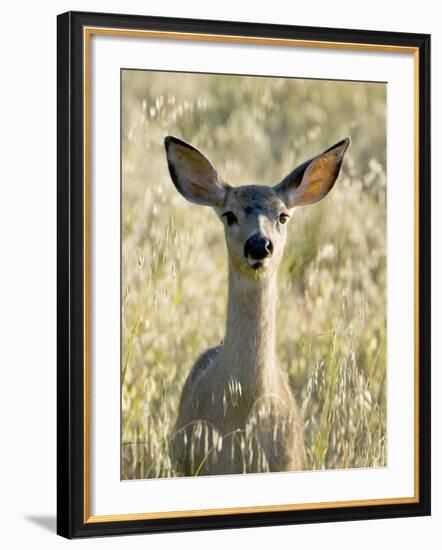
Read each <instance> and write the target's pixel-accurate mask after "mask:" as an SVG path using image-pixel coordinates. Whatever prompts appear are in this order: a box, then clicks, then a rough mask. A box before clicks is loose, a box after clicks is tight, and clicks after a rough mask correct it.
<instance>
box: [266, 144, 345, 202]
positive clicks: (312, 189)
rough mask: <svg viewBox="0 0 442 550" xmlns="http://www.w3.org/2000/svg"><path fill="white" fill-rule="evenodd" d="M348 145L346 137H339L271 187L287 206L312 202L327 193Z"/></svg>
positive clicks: (336, 175) (335, 177)
mask: <svg viewBox="0 0 442 550" xmlns="http://www.w3.org/2000/svg"><path fill="white" fill-rule="evenodd" d="M349 144H350V138H345V139H343V140H342V141H340V142H339V143H336V144H335V145H333V146H332V147H330V148H329V149H327V150H326V151H324V152H323V153H321V154H320V155H318V156H317V157H315V158H313V159H311V160H308V161H307V162H304V163H303V164H301V165H300V166H298V167H297V168H295V170H293V172H291V173H290V174H289V175H288V176H286V177H285V178H284V179H283V180H282V181H281V182H280V183H278V184H277V185H276V186H275V191H276V193H277V194H278V195H279V197H280V199H281V200H282V201H283V202H284V203H285V205H286V206H287V208H294V207H295V206H305V205H307V204H314V203H315V202H318V201H320V200H321V199H323V198H324V197H325V196H326V195H327V194H328V192H329V191H330V190H331V189H332V187H333V185H334V183H335V181H336V179H337V177H338V175H339V171H340V169H341V164H342V159H343V158H344V154H345V151H346V150H347V147H348V146H349Z"/></svg>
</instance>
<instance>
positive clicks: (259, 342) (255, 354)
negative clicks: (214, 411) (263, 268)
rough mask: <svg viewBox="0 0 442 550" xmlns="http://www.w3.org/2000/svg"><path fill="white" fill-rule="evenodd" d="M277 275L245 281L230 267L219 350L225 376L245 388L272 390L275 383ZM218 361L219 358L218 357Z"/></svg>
mask: <svg viewBox="0 0 442 550" xmlns="http://www.w3.org/2000/svg"><path fill="white" fill-rule="evenodd" d="M276 300H277V274H276V272H275V273H273V274H270V275H269V276H268V278H266V280H265V281H258V280H254V279H248V278H246V277H244V276H243V275H241V274H239V273H237V272H236V271H235V270H234V269H233V268H232V267H231V266H230V267H229V295H228V307H227V329H226V336H225V339H224V344H223V350H222V363H223V369H224V372H225V373H226V375H227V376H230V377H232V378H235V379H237V380H238V381H239V382H241V383H242V385H243V386H245V387H251V388H255V391H254V393H256V392H258V393H259V390H264V391H271V389H272V387H273V386H274V384H276V383H277V369H276V368H275V366H276V357H275V308H276ZM220 359H221V357H220Z"/></svg>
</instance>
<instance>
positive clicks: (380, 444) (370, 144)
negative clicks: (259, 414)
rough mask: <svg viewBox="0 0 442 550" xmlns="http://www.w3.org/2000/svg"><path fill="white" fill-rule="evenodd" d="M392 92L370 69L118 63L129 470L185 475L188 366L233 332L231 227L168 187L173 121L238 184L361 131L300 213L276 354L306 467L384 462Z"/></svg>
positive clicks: (285, 272)
mask: <svg viewBox="0 0 442 550" xmlns="http://www.w3.org/2000/svg"><path fill="white" fill-rule="evenodd" d="M385 94H386V90H385V85H383V84H375V83H358V82H354V83H352V82H331V81H310V80H296V79H279V78H261V77H259V78H257V77H234V76H216V75H192V74H178V73H175V74H174V73H161V72H145V71H123V77H122V140H123V144H122V154H123V159H122V163H123V164H122V367H121V369H122V375H121V378H122V426H121V429H122V434H121V435H122V471H121V477H122V479H134V478H147V477H169V476H174V475H175V471H174V464H173V463H172V460H171V456H170V448H169V440H170V435H171V432H172V430H173V426H174V422H175V418H176V414H177V408H178V403H179V397H180V392H181V389H182V386H183V383H184V380H185V378H186V375H187V374H188V372H189V370H190V368H191V367H192V365H193V363H194V362H195V360H196V359H197V357H198V356H199V354H200V353H202V352H203V351H204V350H205V349H207V348H208V347H211V346H214V345H215V344H217V343H219V342H220V340H221V339H222V338H223V335H224V323H225V309H226V291H227V267H226V251H225V245H224V237H223V230H222V226H221V224H220V222H219V221H218V220H217V219H216V217H215V215H214V213H213V212H212V211H211V210H210V209H209V208H204V207H200V206H194V205H191V204H189V203H187V202H186V201H185V200H184V199H183V198H182V197H181V196H180V195H179V194H178V193H177V191H176V190H175V188H174V187H173V184H172V182H171V180H170V177H169V174H168V171H167V165H166V160H165V155H164V147H163V137H164V136H165V135H167V134H173V135H176V136H177V137H180V138H182V139H185V140H186V141H190V142H191V143H192V144H193V145H195V146H196V147H198V148H199V149H200V150H201V151H202V152H204V153H205V154H206V155H207V156H208V157H209V158H210V159H211V160H212V162H213V163H214V165H215V166H216V167H217V169H218V171H219V172H220V174H221V175H222V176H223V177H224V178H225V179H226V180H227V181H228V182H229V183H231V184H232V185H240V184H246V183H266V184H273V183H277V182H278V181H279V180H280V179H282V177H283V176H285V175H286V174H287V173H288V172H289V171H290V170H292V169H293V168H294V167H295V166H296V165H297V164H299V163H301V162H302V161H304V160H306V159H307V158H310V157H312V156H314V155H316V154H317V153H319V152H321V151H322V150H324V149H325V148H327V147H329V146H330V145H332V144H333V143H335V142H337V141H339V140H340V139H342V138H343V137H345V136H347V135H350V136H351V138H352V145H351V147H350V150H349V151H348V153H347V155H346V157H345V162H344V166H343V170H342V172H341V176H340V178H339V180H338V182H337V184H336V186H335V188H334V189H333V191H332V192H331V193H330V195H329V196H328V197H327V198H326V199H325V200H324V201H323V202H321V203H320V204H318V205H315V206H311V207H307V208H304V209H303V208H300V209H299V210H298V211H296V212H295V215H294V219H293V220H292V221H291V223H290V227H289V239H288V243H287V249H286V253H285V256H284V260H283V263H282V266H281V269H280V274H279V305H278V314H277V316H278V326H277V354H278V357H279V360H280V362H281V364H282V365H283V366H284V367H285V368H286V369H287V371H288V373H289V377H290V381H291V384H292V387H293V391H294V393H295V396H296V398H297V400H298V403H299V404H300V406H301V408H302V413H303V418H304V433H305V440H306V455H307V456H306V462H307V466H308V468H312V469H328V468H354V467H379V466H384V465H385V464H386V445H387V441H386V326H385V323H386V318H385V315H386V304H385V300H386V294H385V285H386V257H385V242H386V240H385V232H386V219H385V194H386V193H385V185H386V176H385V146H386V143H385V108H386V103H385V101H386V96H385Z"/></svg>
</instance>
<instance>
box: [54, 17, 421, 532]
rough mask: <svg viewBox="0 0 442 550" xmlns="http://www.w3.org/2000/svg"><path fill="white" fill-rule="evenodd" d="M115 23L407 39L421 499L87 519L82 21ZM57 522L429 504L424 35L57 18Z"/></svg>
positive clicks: (115, 527)
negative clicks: (411, 71) (412, 117)
mask: <svg viewBox="0 0 442 550" xmlns="http://www.w3.org/2000/svg"><path fill="white" fill-rule="evenodd" d="M85 27H111V28H114V29H140V30H151V31H166V32H171V33H174V32H179V33H204V34H206V35H210V34H216V35H230V36H239V37H262V38H273V39H290V40H293V39H296V40H303V41H324V42H334V43H342V44H349V45H350V44H370V45H378V44H382V45H387V46H397V47H409V48H413V49H414V51H415V55H416V56H417V58H418V67H419V72H418V86H419V104H418V115H419V126H418V143H419V153H418V154H419V156H418V159H419V169H418V178H419V203H418V212H419V225H418V231H419V235H418V243H419V265H418V273H419V285H418V295H419V308H418V317H419V319H418V331H419V354H418V367H419V372H418V382H419V383H418V387H419V400H418V403H419V407H418V424H419V425H418V429H419V448H418V455H419V468H418V495H419V496H418V499H417V500H416V502H412V503H399V504H397V503H393V504H379V505H376V504H372V505H367V506H344V507H338V508H330V509H328V508H322V509H315V510H312V509H310V510H283V511H268V512H260V513H254V512H252V513H241V514H234V513H233V514H220V515H210V516H209V515H208V516H196V517H174V518H160V519H155V518H154V519H134V520H129V521H128V520H123V521H120V520H118V519H115V520H112V521H106V522H100V521H93V522H91V521H88V520H87V517H86V516H87V514H85V502H86V500H85V459H84V457H85V445H86V442H85V438H84V421H85V418H84V405H85V400H86V399H88V394H87V387H86V388H85V384H84V353H85V341H84V325H85V311H84V292H85V287H84V285H85V280H84V273H85V269H87V265H85V238H84V236H85V234H84V231H85V229H84V228H85V194H84V148H85V143H84V131H85V128H84V124H85V123H84V116H83V114H84V109H85V105H84V96H83V90H84V40H83V38H84V29H85ZM57 50H58V53H57V97H58V100H57V135H58V144H57V159H58V162H57V180H58V191H57V211H58V212H57V233H58V236H57V255H58V258H57V281H58V282H57V316H58V326H57V460H58V466H57V532H58V534H59V535H61V536H63V537H67V538H78V537H92V536H105V535H123V534H134V533H154V532H165V531H186V530H195V529H225V528H233V527H256V526H270V525H282V524H289V523H290V524H293V523H315V522H331V521H343V520H362V519H375V518H393V517H404V516H422V515H429V514H430V353H431V352H430V349H431V348H430V318H431V312H430V247H431V240H430V226H431V220H430V36H429V35H427V34H410V33H398V32H379V31H365V30H350V29H333V28H315V27H298V26H288V25H270V24H256V23H239V22H228V21H208V20H207V21H206V20H194V19H174V18H162V17H146V16H136V15H118V14H102V13H84V12H68V13H64V14H62V15H59V16H58V20H57Z"/></svg>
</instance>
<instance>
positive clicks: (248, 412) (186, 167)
mask: <svg viewBox="0 0 442 550" xmlns="http://www.w3.org/2000/svg"><path fill="white" fill-rule="evenodd" d="M349 143H350V138H348V137H347V138H345V139H343V140H342V141H339V142H338V143H336V144H335V145H333V146H332V147H330V148H328V149H326V150H325V151H324V152H322V153H321V154H319V155H317V156H316V157H314V158H311V159H310V160H307V161H305V162H303V163H302V164H300V165H299V166H298V167H297V168H295V169H294V170H293V171H292V172H290V173H289V174H288V175H287V176H286V177H284V179H282V180H281V181H280V182H279V183H277V184H276V185H273V186H269V185H257V184H250V185H242V186H236V187H235V186H231V185H230V184H228V183H227V182H226V181H225V180H224V179H223V178H222V177H221V176H220V175H219V174H218V172H217V170H216V169H215V168H214V166H213V165H212V164H211V162H210V161H209V160H208V159H207V158H206V157H205V156H204V155H203V154H202V153H201V152H200V151H199V150H198V149H196V148H195V147H193V146H192V145H190V144H189V143H187V142H185V141H183V140H181V139H179V138H177V137H174V136H167V137H165V138H164V145H165V151H166V159H167V164H168V169H169V173H170V177H171V180H172V182H173V184H174V186H175V188H176V190H177V191H178V192H179V193H180V194H181V195H182V196H183V197H184V198H185V199H187V200H188V201H189V202H190V203H193V204H196V205H201V206H206V207H207V206H208V207H211V208H212V209H213V210H214V212H215V214H216V215H217V217H218V218H219V219H220V220H221V222H222V224H223V225H224V235H225V242H226V248H227V255H228V299H227V319H226V330H225V337H224V339H223V341H222V342H221V344H219V345H216V346H214V347H212V348H210V349H208V350H206V351H205V352H204V353H202V355H201V356H200V357H199V358H198V359H197V361H196V362H195V364H194V365H193V367H192V369H191V371H190V373H189V374H188V376H187V378H186V380H185V383H184V386H183V389H182V392H181V398H180V403H179V408H178V415H177V420H176V423H175V427H174V430H173V435H172V438H171V441H172V442H171V455H172V457H173V461H174V463H175V465H176V472H177V475H179V476H195V475H217V474H238V473H258V472H286V471H299V470H303V469H305V448H304V434H303V420H302V417H301V413H300V409H299V407H298V404H297V402H296V400H295V397H294V394H293V391H292V389H291V386H290V384H289V377H288V373H287V372H285V371H284V370H283V369H282V368H281V367H280V366H279V364H278V361H277V358H276V349H275V321H276V305H277V273H278V267H279V265H280V262H281V259H282V257H283V253H284V247H285V244H286V238H287V227H288V223H287V222H289V221H290V220H291V218H292V217H293V212H294V210H295V209H296V208H299V207H303V206H307V205H312V204H315V203H317V202H318V201H320V200H322V199H323V198H324V197H326V196H327V195H328V193H329V192H330V191H331V189H332V188H333V186H334V184H335V182H336V180H337V178H338V175H339V172H340V169H341V165H342V162H343V158H344V154H345V152H346V150H347V148H348V146H349Z"/></svg>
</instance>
